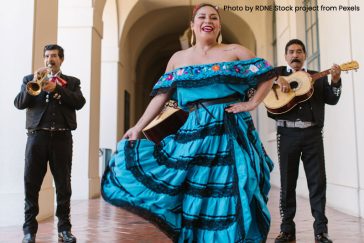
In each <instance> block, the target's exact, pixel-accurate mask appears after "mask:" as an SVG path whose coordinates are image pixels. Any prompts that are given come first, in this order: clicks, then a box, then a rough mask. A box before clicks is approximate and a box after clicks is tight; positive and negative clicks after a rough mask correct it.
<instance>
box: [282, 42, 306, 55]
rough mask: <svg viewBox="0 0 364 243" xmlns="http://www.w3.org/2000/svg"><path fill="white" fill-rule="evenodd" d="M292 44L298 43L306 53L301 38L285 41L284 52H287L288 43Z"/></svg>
mask: <svg viewBox="0 0 364 243" xmlns="http://www.w3.org/2000/svg"><path fill="white" fill-rule="evenodd" d="M293 44H297V45H300V46H301V47H302V50H303V52H304V53H305V54H306V47H305V44H303V42H302V41H301V40H299V39H292V40H290V41H288V42H287V44H286V49H285V54H287V52H288V47H289V46H290V45H293Z"/></svg>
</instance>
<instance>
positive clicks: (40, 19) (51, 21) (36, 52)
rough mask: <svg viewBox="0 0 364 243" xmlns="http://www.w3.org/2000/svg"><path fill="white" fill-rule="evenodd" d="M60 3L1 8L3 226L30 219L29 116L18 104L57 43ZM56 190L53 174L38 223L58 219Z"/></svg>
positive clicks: (43, 0) (43, 1) (0, 181)
mask: <svg viewBox="0 0 364 243" xmlns="http://www.w3.org/2000/svg"><path fill="white" fill-rule="evenodd" d="M56 12H57V1H47V0H38V1H22V0H14V1H8V2H7V4H6V7H4V6H2V7H1V8H0V32H1V33H2V35H1V39H0V53H1V55H0V66H1V67H2V68H1V69H2V78H1V80H0V82H1V86H2V87H4V89H3V92H2V95H1V96H0V112H1V114H2V115H1V119H0V155H1V157H0V226H4V225H18V224H21V223H22V222H23V219H24V216H23V215H24V183H23V174H24V151H25V144H26V130H25V110H17V109H16V108H15V107H14V105H13V102H14V98H15V96H16V95H17V94H18V92H19V91H20V87H21V84H22V79H23V76H25V75H27V74H30V73H32V72H33V71H34V70H35V69H37V68H39V67H41V66H43V65H44V64H43V46H44V45H45V44H46V43H49V42H55V40H56V38H57V30H56V28H55V27H56V24H57V14H55V13H56ZM53 194H54V189H53V185H52V177H51V176H50V173H47V175H46V177H45V179H44V181H43V185H42V189H41V191H40V195H39V203H40V213H39V215H38V219H42V218H46V217H49V216H51V215H53V211H54V204H53V198H54V197H53Z"/></svg>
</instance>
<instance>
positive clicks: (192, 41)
mask: <svg viewBox="0 0 364 243" xmlns="http://www.w3.org/2000/svg"><path fill="white" fill-rule="evenodd" d="M190 43H191V46H194V44H195V35H194V34H193V30H191V42H190Z"/></svg>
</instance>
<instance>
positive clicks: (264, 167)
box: [102, 58, 275, 243]
mask: <svg viewBox="0 0 364 243" xmlns="http://www.w3.org/2000/svg"><path fill="white" fill-rule="evenodd" d="M274 76H275V73H274V71H273V69H272V67H271V66H270V65H269V64H268V63H267V62H266V61H265V60H263V59H261V58H254V59H249V60H244V61H231V62H220V63H211V64H204V65H192V66H185V67H181V68H177V69H175V70H173V71H171V72H167V73H165V74H164V75H163V76H162V77H161V78H160V79H159V81H158V82H157V83H156V84H155V86H154V88H153V91H152V95H156V94H158V93H161V92H166V91H168V90H170V89H174V93H173V98H174V99H175V100H177V102H178V105H179V107H181V108H182V109H185V110H188V104H191V102H196V101H198V100H201V99H203V100H210V99H218V98H222V97H226V96H230V95H234V94H238V95H240V97H241V99H243V100H244V99H247V98H246V97H247V92H248V91H249V90H251V89H255V88H256V87H257V84H258V83H259V82H261V81H265V80H267V79H270V78H272V77H274ZM231 103H232V102H230V103H222V104H214V105H210V106H207V107H204V108H199V109H196V110H195V111H192V112H190V114H189V116H188V119H187V121H186V122H185V124H184V125H183V126H182V127H181V128H180V129H179V130H178V132H177V133H176V134H173V135H170V136H167V137H166V138H164V139H163V140H162V142H161V143H160V144H158V145H157V144H154V143H153V142H151V141H149V140H146V139H140V140H134V141H129V140H121V141H120V142H119V143H118V145H117V151H116V152H115V154H114V155H113V157H112V159H111V160H110V162H109V165H108V167H107V168H106V170H105V173H104V176H103V179H102V196H103V198H104V199H105V200H106V201H107V202H109V203H111V204H113V205H116V206H119V207H123V208H126V209H128V210H129V211H132V212H134V213H137V214H139V215H141V216H142V217H144V218H147V219H148V220H150V221H152V222H154V223H156V224H157V225H158V226H159V227H160V229H161V230H163V231H164V232H165V233H166V234H167V235H168V236H169V237H170V238H171V239H172V240H173V241H174V242H209V243H210V242H214V243H217V242H221V243H228V242H261V241H262V240H264V239H265V238H266V236H267V234H268V231H269V226H270V214H269V211H268V208H267V200H268V192H269V189H270V183H269V178H270V171H271V170H272V168H273V163H272V161H271V160H270V158H269V157H268V156H267V154H266V152H265V150H264V148H263V145H262V143H261V141H260V139H259V137H258V133H257V131H256V130H255V127H254V124H253V121H252V118H251V116H250V114H249V112H242V113H237V114H231V113H227V112H225V108H226V107H227V106H228V105H229V104H231Z"/></svg>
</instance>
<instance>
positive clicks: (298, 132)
mask: <svg viewBox="0 0 364 243" xmlns="http://www.w3.org/2000/svg"><path fill="white" fill-rule="evenodd" d="M277 144H278V157H279V167H280V173H281V195H280V213H281V218H282V223H281V231H283V232H288V233H292V234H295V232H296V229H295V223H294V221H293V219H294V217H295V214H296V185H297V177H298V170H299V162H300V159H301V160H302V162H303V167H304V169H305V173H306V178H307V186H308V190H309V197H310V205H311V213H312V216H313V217H314V219H315V221H314V224H313V228H314V232H315V234H319V233H327V222H328V221H327V218H326V216H325V205H326V172H325V158H324V146H323V138H322V129H321V128H319V127H309V128H304V129H301V128H284V127H278V130H277Z"/></svg>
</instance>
